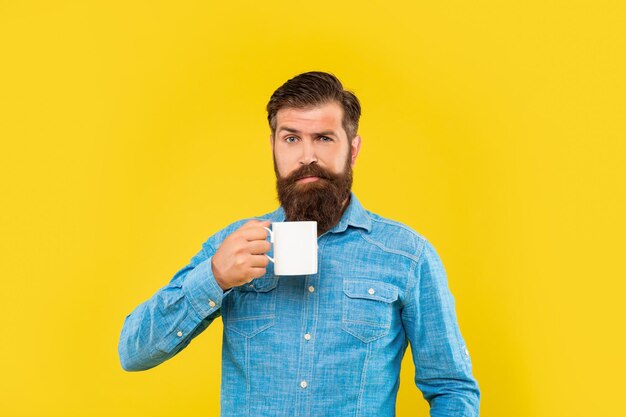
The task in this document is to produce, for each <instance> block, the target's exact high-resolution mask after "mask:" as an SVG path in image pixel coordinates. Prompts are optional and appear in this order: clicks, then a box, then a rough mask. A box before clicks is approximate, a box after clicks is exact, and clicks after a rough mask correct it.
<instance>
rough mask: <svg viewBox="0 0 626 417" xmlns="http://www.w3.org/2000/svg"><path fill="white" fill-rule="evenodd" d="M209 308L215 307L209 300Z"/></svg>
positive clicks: (213, 302)
mask: <svg viewBox="0 0 626 417" xmlns="http://www.w3.org/2000/svg"><path fill="white" fill-rule="evenodd" d="M209 307H211V308H213V307H215V301H213V300H209Z"/></svg>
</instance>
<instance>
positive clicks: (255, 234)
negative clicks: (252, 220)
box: [238, 227, 267, 242]
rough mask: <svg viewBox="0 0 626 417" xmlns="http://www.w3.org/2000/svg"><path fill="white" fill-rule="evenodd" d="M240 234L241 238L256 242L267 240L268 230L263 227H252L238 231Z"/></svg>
mask: <svg viewBox="0 0 626 417" xmlns="http://www.w3.org/2000/svg"><path fill="white" fill-rule="evenodd" d="M238 233H239V235H240V236H241V237H243V238H244V239H246V240H247V241H249V242H251V241H254V240H265V239H267V230H265V229H263V228H262V227H250V228H247V229H243V230H238Z"/></svg>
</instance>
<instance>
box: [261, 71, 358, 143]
mask: <svg viewBox="0 0 626 417" xmlns="http://www.w3.org/2000/svg"><path fill="white" fill-rule="evenodd" d="M332 102H337V103H338V104H339V105H340V106H341V108H342V109H343V120H342V124H343V129H344V130H345V131H346V134H347V135H348V139H349V140H351V139H353V138H354V137H355V136H356V133H357V131H358V128H359V118H360V117H361V104H360V103H359V99H358V98H356V96H355V95H354V94H353V93H352V92H350V91H347V90H344V89H343V85H342V84H341V81H339V79H337V77H335V76H334V75H332V74H329V73H327V72H319V71H311V72H305V73H303V74H300V75H296V76H295V77H293V78H292V79H290V80H289V81H287V82H286V83H285V84H283V85H281V86H280V87H279V88H278V89H277V90H276V91H274V94H272V97H270V101H269V103H267V121H268V122H269V124H270V129H271V130H272V135H274V134H275V133H276V114H277V113H278V111H279V110H280V109H283V108H294V109H304V108H309V107H315V106H320V105H323V104H326V103H332Z"/></svg>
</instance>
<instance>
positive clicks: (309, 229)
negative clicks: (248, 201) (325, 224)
mask: <svg viewBox="0 0 626 417" xmlns="http://www.w3.org/2000/svg"><path fill="white" fill-rule="evenodd" d="M265 230H267V231H268V232H269V233H270V242H271V243H272V244H273V245H274V257H273V258H271V257H270V256H268V255H265V256H267V257H268V259H269V260H270V261H272V262H273V263H274V274H276V275H311V274H316V273H317V222H277V223H272V230H270V229H268V228H267V227H265Z"/></svg>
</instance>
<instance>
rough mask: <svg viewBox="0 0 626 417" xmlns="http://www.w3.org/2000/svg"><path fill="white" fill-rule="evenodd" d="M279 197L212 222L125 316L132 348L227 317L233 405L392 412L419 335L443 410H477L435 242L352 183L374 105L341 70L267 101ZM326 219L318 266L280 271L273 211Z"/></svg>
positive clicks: (137, 363)
mask: <svg viewBox="0 0 626 417" xmlns="http://www.w3.org/2000/svg"><path fill="white" fill-rule="evenodd" d="M267 111H268V121H269V125H270V129H271V135H270V142H271V145H272V150H273V155H274V170H275V173H276V178H277V191H278V199H279V201H280V207H279V208H278V209H277V210H276V211H274V212H272V213H269V214H266V215H264V216H260V217H258V218H256V219H254V220H249V221H246V220H242V221H239V222H236V223H234V224H232V225H230V226H228V227H226V228H224V229H222V230H221V231H219V232H217V233H216V234H215V235H213V236H211V237H210V238H209V239H208V240H207V241H206V242H205V243H204V244H203V246H202V250H200V252H198V253H197V254H196V255H195V256H194V257H193V258H192V259H191V261H190V263H189V265H187V266H186V267H184V268H182V269H181V270H180V271H178V272H177V273H176V275H175V276H174V277H173V278H172V280H171V281H170V283H169V284H168V285H167V286H165V287H164V288H162V289H160V290H159V291H158V292H157V293H156V294H154V295H153V296H152V297H151V298H150V299H149V300H147V301H145V302H144V303H142V304H140V305H139V306H138V307H137V308H136V309H135V310H134V311H133V312H132V313H131V314H129V315H128V316H127V317H126V320H125V322H124V326H123V329H122V333H121V337H120V343H119V354H120V359H121V362H122V367H123V368H124V369H126V370H128V371H139V370H145V369H149V368H152V367H154V366H156V365H158V364H160V363H162V362H163V361H165V360H167V359H169V358H171V357H172V356H174V355H176V354H177V353H179V352H180V351H181V350H182V349H184V348H185V347H186V346H187V345H188V344H189V342H190V341H191V340H192V339H193V338H194V337H196V336H197V335H198V334H200V333H201V332H202V331H203V330H204V329H206V328H207V326H209V325H210V324H211V323H212V322H213V320H214V319H216V318H217V317H220V316H221V317H222V321H223V325H224V332H223V340H222V343H223V346H222V350H223V355H222V386H221V394H222V395H221V415H222V416H252V415H254V416H268V417H269V416H272V417H274V416H303V417H304V416H362V417H364V416H377V417H380V416H393V415H395V403H396V395H397V392H398V387H399V381H400V380H399V375H400V365H401V362H402V358H403V355H404V353H405V351H406V348H407V345H408V344H409V343H410V344H411V352H412V356H413V362H414V364H415V383H416V385H417V387H418V388H419V389H420V390H421V391H422V393H423V396H424V398H425V399H426V400H427V401H428V403H429V404H430V412H431V415H432V416H450V417H452V416H454V417H462V416H477V415H478V409H479V398H480V392H479V389H478V385H477V382H476V380H475V378H474V377H473V375H472V366H471V362H470V359H469V353H468V350H467V348H466V346H465V343H464V340H463V338H462V336H461V333H460V330H459V326H458V324H457V319H456V313H455V308H454V299H453V297H452V295H451V294H450V291H449V289H448V286H447V279H446V274H445V271H444V268H443V265H442V263H441V260H440V258H439V257H438V255H437V253H436V251H435V249H434V248H433V246H432V245H431V244H430V243H429V242H428V241H427V240H426V239H425V238H423V237H422V236H420V235H419V234H417V233H416V232H414V231H413V230H411V229H410V228H408V227H407V226H405V225H403V224H401V223H398V222H395V221H392V220H389V219H385V218H383V217H381V216H379V215H376V214H374V213H371V212H369V211H367V210H365V209H364V208H363V206H362V205H361V204H360V203H359V201H358V200H357V198H356V196H355V195H354V194H353V193H352V192H351V186H352V168H353V166H354V164H355V161H356V159H357V156H358V154H359V150H360V148H361V138H360V136H359V135H358V134H357V131H358V123H359V117H360V114H361V106H360V104H359V101H358V99H357V98H356V96H355V95H354V94H353V93H351V92H349V91H346V90H344V89H343V86H342V84H341V82H340V81H339V80H338V79H337V78H336V77H335V76H333V75H331V74H328V73H323V72H308V73H304V74H300V75H298V76H296V77H294V78H292V79H291V80H289V81H287V82H286V83H285V84H283V85H282V86H281V87H280V88H278V89H277V90H276V91H275V92H274V94H273V95H272V96H271V98H270V101H269V103H268V105H267ZM310 220H314V221H316V222H317V225H318V272H317V273H315V274H311V275H302V276H290V277H284V276H283V277H279V276H277V275H275V274H274V268H273V264H271V263H269V262H268V258H267V256H266V254H267V253H268V252H269V251H270V243H269V242H268V241H267V237H268V236H267V235H268V232H267V229H266V228H267V227H269V226H270V224H271V223H272V222H284V221H310Z"/></svg>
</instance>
